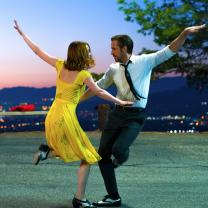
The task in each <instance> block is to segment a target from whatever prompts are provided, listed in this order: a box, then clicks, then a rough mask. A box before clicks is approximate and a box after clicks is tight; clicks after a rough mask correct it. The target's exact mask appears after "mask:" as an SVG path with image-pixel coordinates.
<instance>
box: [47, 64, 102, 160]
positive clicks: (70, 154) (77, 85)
mask: <svg viewBox="0 0 208 208" xmlns="http://www.w3.org/2000/svg"><path fill="white" fill-rule="evenodd" d="M63 64H64V61H63V60H58V61H57V62H56V69H57V80H56V97H55V100H54V102H53V104H52V106H51V108H50V110H49V112H48V114H47V116H46V120H45V130H46V140H47V143H48V146H49V147H50V148H51V149H53V150H54V151H55V154H56V155H58V156H59V157H60V158H61V159H63V160H64V161H65V162H72V161H77V160H84V161H87V162H88V163H90V164H92V163H95V162H97V161H99V160H100V159H101V157H100V156H99V154H98V153H97V151H96V150H95V148H94V147H93V146H92V144H91V142H90V141H89V139H88V137H87V135H86V134H85V132H84V131H83V130H82V128H81V127H80V124H79V122H78V119H77V116H76V107H77V104H78V103H79V99H80V97H81V95H82V94H83V93H84V90H85V84H84V83H83V81H84V80H85V79H86V78H88V77H90V76H91V74H90V72H88V71H86V70H82V71H80V72H79V73H78V74H77V77H76V78H75V80H74V82H73V83H67V82H64V81H62V80H61V79H60V71H61V69H62V67H63Z"/></svg>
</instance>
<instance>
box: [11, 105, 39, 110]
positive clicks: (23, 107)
mask: <svg viewBox="0 0 208 208" xmlns="http://www.w3.org/2000/svg"><path fill="white" fill-rule="evenodd" d="M9 110H10V111H34V110H35V105H34V104H27V105H18V106H13V107H11V108H10V109H9Z"/></svg>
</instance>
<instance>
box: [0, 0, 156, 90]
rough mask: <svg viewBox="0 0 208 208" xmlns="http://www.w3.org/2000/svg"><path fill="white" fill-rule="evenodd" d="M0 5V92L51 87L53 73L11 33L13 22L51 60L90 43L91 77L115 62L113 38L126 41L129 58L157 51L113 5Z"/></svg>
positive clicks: (108, 1) (45, 0) (8, 1)
mask: <svg viewBox="0 0 208 208" xmlns="http://www.w3.org/2000/svg"><path fill="white" fill-rule="evenodd" d="M0 3H1V12H0V30H1V31H0V34H1V36H0V45H1V50H0V57H1V58H0V77H1V80H0V88H5V87H14V86H33V87H50V86H53V85H55V78H56V73H55V70H54V69H53V68H52V67H50V66H49V65H48V64H47V63H45V62H43V61H42V60H41V59H39V58H38V57H36V55H34V54H33V52H32V51H31V50H30V49H29V48H28V47H27V46H26V44H25V43H24V42H23V40H22V39H21V37H20V36H19V35H18V34H17V32H16V31H15V30H14V29H13V20H14V19H16V20H17V21H18V22H19V24H20V26H21V27H22V29H23V31H24V32H25V33H26V34H27V35H28V36H29V37H30V38H31V39H32V40H33V41H34V42H36V43H37V44H38V45H39V47H40V48H42V49H43V50H45V51H46V52H48V53H49V54H51V55H53V56H57V57H60V58H63V59H65V57H66V53H67V48H68V45H69V43H70V42H71V41H74V40H83V41H87V42H89V44H90V45H91V48H92V53H93V56H94V57H95V60H96V67H95V68H93V69H92V70H91V71H93V72H96V73H101V72H104V71H106V70H107V68H108V66H109V64H110V63H112V62H113V61H114V60H113V58H112V57H111V54H110V38H111V36H113V35H116V34H128V35H130V36H131V37H132V39H133V41H134V44H135V47H134V53H138V52H139V51H140V50H141V49H142V48H143V47H147V48H149V49H159V47H158V46H157V45H155V44H154V43H153V41H152V37H144V36H142V35H140V34H138V33H137V32H136V31H137V29H138V25H137V24H136V23H130V22H126V21H125V20H124V17H125V16H124V14H123V13H122V12H121V11H119V10H118V4H117V2H116V0H59V1H58V0H53V1H51V0H50V1H49V0H30V1H28V0H21V1H17V0H0Z"/></svg>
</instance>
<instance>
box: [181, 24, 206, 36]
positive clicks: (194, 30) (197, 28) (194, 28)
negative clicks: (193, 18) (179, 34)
mask: <svg viewBox="0 0 208 208" xmlns="http://www.w3.org/2000/svg"><path fill="white" fill-rule="evenodd" d="M205 27H206V24H203V25H198V26H192V27H187V28H186V29H185V30H184V32H185V34H186V35H189V34H192V33H197V32H199V31H200V30H202V29H204V28H205Z"/></svg>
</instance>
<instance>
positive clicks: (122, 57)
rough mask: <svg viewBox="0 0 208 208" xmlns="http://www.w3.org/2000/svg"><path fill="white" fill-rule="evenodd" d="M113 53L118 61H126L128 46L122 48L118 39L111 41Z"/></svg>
mask: <svg viewBox="0 0 208 208" xmlns="http://www.w3.org/2000/svg"><path fill="white" fill-rule="evenodd" d="M111 55H112V56H113V58H114V59H115V61H116V62H120V63H124V62H125V61H126V57H127V52H126V47H123V48H120V47H119V45H118V41H117V40H113V41H111Z"/></svg>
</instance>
